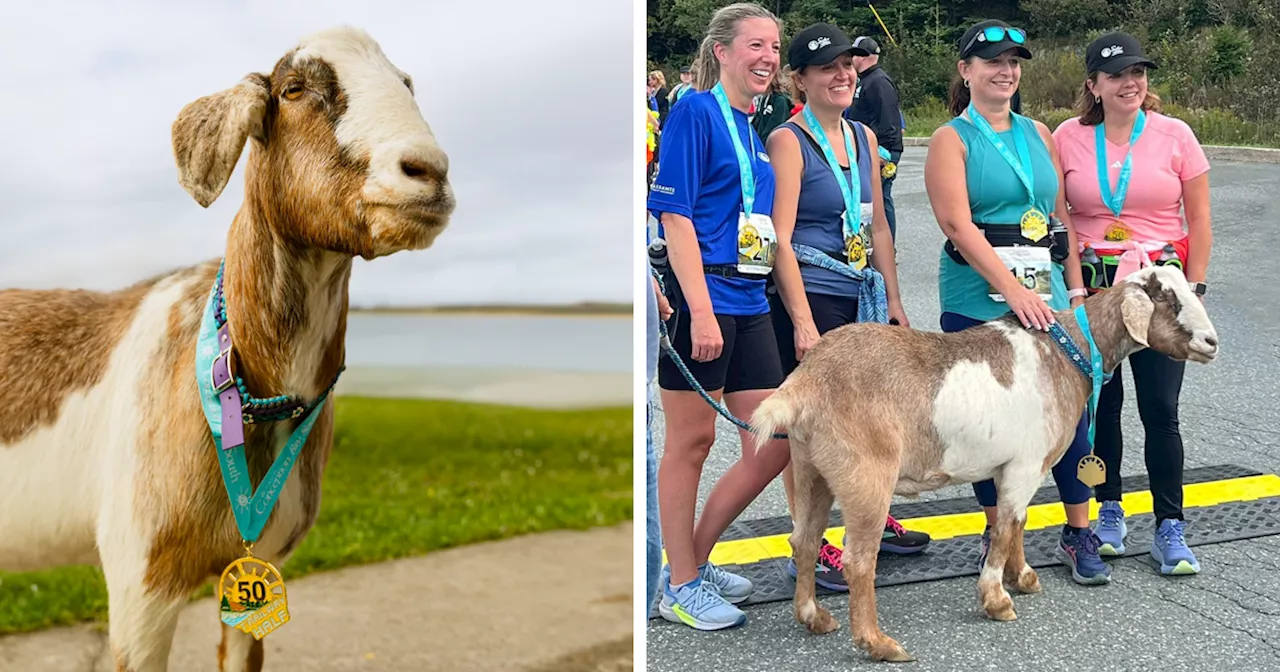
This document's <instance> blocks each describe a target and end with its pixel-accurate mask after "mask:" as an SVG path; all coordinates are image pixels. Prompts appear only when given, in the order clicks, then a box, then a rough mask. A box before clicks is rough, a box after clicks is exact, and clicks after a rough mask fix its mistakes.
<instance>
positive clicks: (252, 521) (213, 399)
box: [196, 269, 325, 544]
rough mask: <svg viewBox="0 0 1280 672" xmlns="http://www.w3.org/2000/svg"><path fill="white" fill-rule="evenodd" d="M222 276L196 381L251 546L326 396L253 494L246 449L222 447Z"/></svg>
mask: <svg viewBox="0 0 1280 672" xmlns="http://www.w3.org/2000/svg"><path fill="white" fill-rule="evenodd" d="M222 272H223V269H219V270H218V280H217V282H215V283H214V287H213V289H211V290H210V292H209V299H208V300H207V301H206V302H205V308H204V316H203V317H202V318H201V321H200V337H199V340H198V341H197V343H196V381H197V383H198V384H199V386H200V401H201V406H202V408H203V410H204V415H205V420H206V421H207V422H208V423H209V429H210V431H211V432H212V433H213V442H214V446H215V448H216V451H217V456H218V464H219V465H220V467H221V469H222V481H223V484H224V485H226V489H227V496H228V497H229V498H230V500H231V511H232V513H234V514H235V519H236V526H237V527H238V528H239V529H240V536H241V537H242V538H243V539H244V541H246V542H248V543H250V544H252V543H254V542H256V541H257V540H258V537H259V536H260V535H261V534H262V528H263V527H264V526H265V525H266V524H267V519H268V518H270V517H271V511H272V510H273V509H275V505H276V502H277V501H278V500H279V499H280V491H281V490H283V489H284V484H285V481H287V480H288V479H289V474H290V472H292V471H293V465H294V462H295V461H297V458H298V453H299V452H300V451H301V450H302V446H303V445H304V444H306V442H307V436H308V435H309V434H310V433H311V427H312V425H314V424H315V421H316V419H317V418H319V417H320V410H321V409H322V408H323V407H324V402H325V398H321V399H320V400H319V401H318V402H317V403H316V405H315V407H314V408H312V409H311V412H310V413H308V414H307V416H306V418H304V419H303V421H302V423H301V424H300V425H299V426H298V427H297V429H295V430H293V433H292V434H291V435H290V436H289V441H288V442H287V443H286V444H285V446H284V448H283V449H282V450H281V451H280V454H279V455H278V456H277V457H276V459H275V462H274V463H272V465H271V468H270V469H269V470H267V474H266V476H265V477H263V479H262V483H260V484H259V486H258V491H257V493H254V491H253V484H252V483H251V482H250V480H249V467H248V464H247V463H246V462H245V458H244V446H243V445H240V446H236V447H234V448H231V449H230V450H223V449H222V433H223V427H222V417H221V416H222V412H221V410H222V409H221V406H220V404H219V401H218V395H217V393H216V392H215V391H214V388H213V382H212V377H211V376H210V371H211V370H212V368H213V360H214V358H215V357H217V356H218V353H219V352H220V349H219V346H218V327H217V326H216V320H215V317H214V315H215V313H214V311H215V310H216V305H215V299H216V298H217V294H218V292H217V288H218V286H219V284H220V283H221V280H222Z"/></svg>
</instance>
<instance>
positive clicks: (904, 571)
mask: <svg viewBox="0 0 1280 672" xmlns="http://www.w3.org/2000/svg"><path fill="white" fill-rule="evenodd" d="M1260 474H1261V472H1258V471H1254V470H1249V469H1243V468H1240V467H1235V466H1232V465H1224V466H1216V467H1205V468H1201V469H1194V470H1188V471H1187V472H1186V473H1185V477H1184V478H1185V483H1186V484H1188V485H1189V484H1193V483H1205V482H1209V481H1217V480H1225V479H1231V478H1242V477H1247V476H1257V475H1260ZM1122 483H1123V490H1124V491H1125V492H1134V491H1141V490H1146V489H1147V487H1148V483H1147V479H1146V477H1145V476H1134V477H1132V478H1125V479H1122ZM1055 501H1058V496H1057V489H1056V488H1054V487H1048V488H1042V489H1041V490H1040V491H1039V492H1038V493H1037V494H1036V499H1035V500H1033V503H1034V504H1045V503H1051V502H1055ZM908 507H911V508H908ZM979 510H981V509H980V508H979V507H978V506H977V504H976V502H975V501H974V499H973V498H971V497H965V498H957V499H951V500H939V501H936V502H913V503H910V504H905V505H901V506H895V507H893V508H892V514H893V516H894V517H895V518H899V519H900V520H906V519H909V518H918V517H923V516H936V515H946V514H951V513H966V512H971V511H979ZM1186 515H1187V528H1186V541H1187V545H1188V546H1202V545H1205V544H1218V543H1223V542H1228V541H1238V540H1242V539H1252V538H1255V537H1264V536H1270V535H1276V534H1280V497H1267V498H1263V499H1257V500H1252V501H1242V502H1227V503H1224V504H1219V505H1217V506H1212V507H1202V508H1192V509H1187V512H1186ZM1125 522H1126V524H1127V526H1128V528H1129V535H1128V536H1127V537H1126V538H1125V554H1124V555H1125V557H1132V556H1141V555H1148V554H1149V552H1150V548H1151V540H1152V537H1153V536H1154V528H1155V516H1154V515H1153V514H1150V513H1148V514H1138V515H1129V516H1126V517H1125ZM841 524H842V523H841V522H840V519H839V516H838V514H837V515H833V516H832V524H831V526H832V527H837V526H839V525H841ZM735 527H736V528H737V529H736V530H734V529H731V530H730V532H734V533H735V535H734V536H732V537H730V536H729V534H726V535H724V536H723V537H722V538H721V539H722V540H723V541H728V540H730V539H746V538H752V537H759V536H765V535H772V534H789V533H790V532H791V521H790V519H789V518H785V517H781V518H772V519H766V520H758V521H749V522H744V523H741V524H738V525H736V526H735ZM743 530H745V531H746V532H745V533H744V532H743ZM1060 532H1061V528H1060V527H1056V526H1055V527H1051V528H1046V529H1040V530H1030V531H1028V532H1027V533H1026V535H1025V537H1024V546H1025V549H1026V555H1027V564H1029V565H1031V566H1032V567H1035V568H1037V569H1039V568H1041V567H1049V566H1052V565H1061V564H1062V563H1061V562H1060V561H1059V560H1058V555H1057V546H1058V544H1057V542H1058V537H1059V534H1060ZM980 552H981V548H980V542H979V537H978V535H968V536H963V537H953V538H950V539H939V540H934V541H933V542H932V543H930V544H929V547H928V548H927V549H926V550H925V551H924V552H923V553H919V554H917V555H912V556H899V555H894V554H891V553H883V552H882V553H880V554H879V556H878V560H877V562H876V583H875V585H876V586H877V587H881V586H895V585H901V584H906V583H916V582H922V581H936V580H940V579H950V578H957V577H964V576H977V575H978V573H979V568H978V555H979V553H980ZM788 561H789V559H788V558H773V559H770V560H765V561H762V562H757V563H752V564H749V565H723V568H724V569H725V570H726V571H729V572H733V573H735V574H738V575H740V576H743V577H746V578H747V579H749V580H750V581H751V582H752V583H753V584H754V585H755V591H754V592H753V593H752V595H751V597H750V598H748V599H747V600H746V601H745V602H742V603H741V604H739V606H749V605H752V604H764V603H768V602H777V601H782V600H791V599H792V598H793V597H794V595H795V581H794V580H793V579H792V578H791V576H790V575H789V574H788V573H787V563H788ZM1152 562H1154V561H1152ZM1063 571H1066V570H1065V569H1064V570H1063ZM817 594H818V595H819V596H823V595H837V594H839V593H835V592H832V591H829V590H826V589H824V588H822V587H821V586H817ZM654 617H657V609H656V608H655V609H653V610H652V611H651V612H650V618H654Z"/></svg>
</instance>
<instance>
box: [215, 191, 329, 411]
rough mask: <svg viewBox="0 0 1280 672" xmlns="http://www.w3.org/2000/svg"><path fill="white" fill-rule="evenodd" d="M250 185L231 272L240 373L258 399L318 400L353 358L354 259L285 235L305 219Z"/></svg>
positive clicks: (234, 236)
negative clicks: (349, 353)
mask: <svg viewBox="0 0 1280 672" xmlns="http://www.w3.org/2000/svg"><path fill="white" fill-rule="evenodd" d="M246 187H247V188H246V193H245V203H244V205H243V206H242V207H241V209H240V211H239V212H238V213H237V214H236V218H235V221H234V222H233V223H232V225H231V231H230V233H229V234H228V236H227V256H226V271H225V272H224V277H223V283H224V288H225V290H224V291H225V294H226V302H227V320H228V321H229V322H230V324H231V340H232V342H233V344H234V347H235V372H236V375H238V376H240V377H241V378H243V379H244V383H245V386H246V387H247V388H248V389H249V392H250V393H251V394H253V395H254V396H257V397H268V396H278V395H291V396H301V397H303V398H304V399H306V400H308V401H310V400H313V399H315V398H316V397H317V396H318V395H319V394H320V393H322V392H323V391H324V390H325V388H327V387H328V386H329V384H330V383H332V382H333V379H334V377H335V376H336V375H338V371H339V369H340V368H341V366H342V364H343V361H344V358H345V345H344V343H345V338H346V329H347V307H348V284H349V281H350V278H351V257H350V256H349V255H346V254H341V253H337V252H330V251H327V250H322V249H318V248H315V247H309V246H306V245H302V244H299V243H298V242H296V241H293V240H290V239H289V238H287V237H286V235H284V234H285V232H288V231H290V230H294V231H296V230H305V229H302V228H301V226H302V223H301V222H292V221H289V220H288V218H289V217H290V215H289V214H287V212H283V211H281V210H280V209H273V207H272V206H273V204H274V203H275V201H274V200H273V199H272V198H271V197H270V196H269V195H268V194H265V193H260V192H259V190H257V189H255V188H254V187H253V186H252V185H246ZM305 216H307V215H301V214H293V215H292V217H305Z"/></svg>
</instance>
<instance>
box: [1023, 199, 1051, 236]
mask: <svg viewBox="0 0 1280 672" xmlns="http://www.w3.org/2000/svg"><path fill="white" fill-rule="evenodd" d="M1019 224H1020V225H1021V227H1022V237H1024V238H1026V239H1028V240H1030V241H1032V242H1040V239H1042V238H1044V237H1045V236H1047V235H1049V218H1048V217H1045V216H1044V213H1043V212H1040V209H1039V208H1036V207H1035V206H1032V207H1031V208H1029V209H1028V210H1027V211H1026V212H1024V213H1022V221H1020V222H1019Z"/></svg>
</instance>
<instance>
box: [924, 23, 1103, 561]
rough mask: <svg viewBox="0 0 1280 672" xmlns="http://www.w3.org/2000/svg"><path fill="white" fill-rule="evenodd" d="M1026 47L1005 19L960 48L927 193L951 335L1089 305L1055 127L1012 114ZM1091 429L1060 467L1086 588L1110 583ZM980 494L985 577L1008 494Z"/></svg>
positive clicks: (1044, 324) (978, 489)
mask: <svg viewBox="0 0 1280 672" xmlns="http://www.w3.org/2000/svg"><path fill="white" fill-rule="evenodd" d="M1025 41H1026V33H1025V32H1024V31H1022V30H1021V29H1019V28H1013V27H1011V26H1009V25H1008V24H1006V23H1004V22H1002V21H983V22H980V23H978V24H976V25H974V26H973V27H971V28H970V29H969V30H968V31H967V32H966V33H965V34H964V36H962V37H961V38H960V45H961V50H960V61H959V63H958V64H957V70H958V71H959V74H960V78H959V79H957V80H956V81H955V82H954V83H953V84H952V87H951V97H950V101H949V107H950V110H951V113H952V114H953V115H955V118H954V119H952V120H951V121H949V122H947V123H946V124H945V125H943V126H942V127H941V128H939V129H938V130H937V131H935V132H934V134H933V137H932V139H931V140H930V143H929V154H928V158H927V159H926V160H925V168H924V179H925V189H926V190H927V192H928V194H929V202H930V205H932V207H933V212H934V215H935V216H936V217H937V218H938V225H939V226H940V227H941V228H942V231H943V233H945V234H946V235H947V244H946V245H945V246H944V247H943V250H942V252H941V255H940V258H939V262H938V263H939V272H938V298H939V300H940V303H941V305H942V318H941V327H942V330H943V331H944V332H954V331H961V330H963V329H967V328H970V327H974V326H977V325H979V324H982V323H983V322H987V321H990V320H994V319H996V318H1000V317H1003V316H1005V315H1008V314H1010V313H1012V314H1015V315H1017V317H1018V320H1019V321H1021V322H1022V324H1023V326H1024V327H1028V328H1031V327H1034V328H1036V329H1042V330H1047V329H1048V328H1049V325H1051V324H1052V323H1053V321H1054V319H1053V311H1054V310H1065V309H1067V308H1068V307H1074V306H1076V305H1079V304H1080V303H1082V302H1083V301H1084V295H1085V290H1084V281H1083V280H1082V278H1081V273H1080V262H1079V254H1078V252H1077V249H1078V248H1077V247H1076V240H1075V232H1074V230H1073V229H1072V227H1071V219H1070V216H1069V215H1068V213H1067V207H1066V201H1065V196H1064V192H1063V189H1062V168H1061V165H1060V163H1059V161H1058V156H1057V149H1056V145H1055V144H1054V142H1053V138H1052V136H1051V135H1050V133H1049V129H1048V128H1047V127H1045V125H1044V124H1041V123H1040V122H1038V121H1034V120H1032V119H1029V118H1027V117H1023V116H1021V115H1018V114H1014V113H1013V112H1012V111H1011V110H1010V102H1009V101H1010V100H1011V99H1012V97H1013V95H1014V93H1016V92H1017V90H1018V83H1019V81H1020V79H1021V76H1022V69H1021V65H1020V61H1021V59H1027V58H1031V52H1030V51H1029V50H1028V49H1027V48H1026V46H1025ZM1055 215H1056V216H1055ZM1015 246H1017V247H1015ZM1068 287H1071V289H1070V290H1068V289H1067V288H1068ZM1013 421H1014V422H1016V420H1013ZM1088 431H1089V418H1088V414H1087V411H1086V413H1085V414H1084V415H1083V416H1082V417H1081V419H1080V422H1079V423H1077V426H1076V434H1075V438H1074V440H1073V441H1072V443H1071V446H1070V447H1069V448H1068V449H1067V453H1066V454H1065V455H1063V457H1062V459H1061V460H1059V461H1058V463H1057V465H1055V466H1054V467H1053V478H1054V481H1055V483H1056V484H1057V486H1058V494H1059V496H1060V497H1061V500H1062V502H1063V507H1064V509H1065V510H1066V518H1067V523H1066V524H1065V525H1063V527H1062V534H1061V536H1060V538H1059V541H1058V549H1057V550H1058V553H1059V557H1060V559H1061V560H1062V561H1063V563H1064V564H1065V565H1066V566H1067V567H1069V568H1070V570H1071V577H1072V578H1073V579H1074V580H1075V581H1076V582H1077V583H1082V584H1102V583H1108V582H1110V580H1111V573H1110V569H1109V568H1108V567H1107V565H1106V563H1104V562H1102V558H1101V556H1100V555H1099V554H1098V548H1099V546H1100V543H1099V541H1098V538H1097V536H1096V535H1095V534H1094V533H1093V531H1092V530H1090V529H1089V498H1090V495H1091V494H1092V493H1091V490H1090V488H1089V486H1087V485H1085V484H1084V483H1083V482H1081V481H1080V480H1079V478H1078V477H1077V474H1076V465H1077V464H1078V463H1079V461H1080V459H1081V458H1082V457H1084V456H1086V455H1088V454H1089V452H1090V446H1089V438H1088ZM973 490H974V494H976V495H977V498H978V502H979V503H980V504H981V505H982V507H983V509H984V511H985V512H986V517H987V529H986V531H984V532H983V535H982V550H981V553H980V559H979V561H978V564H979V568H981V567H982V565H984V564H986V557H987V548H988V545H989V543H990V533H991V528H992V526H994V525H995V523H996V518H997V514H996V511H997V509H996V499H997V497H996V495H997V493H996V487H995V483H994V482H993V481H990V480H988V481H983V482H980V483H974V485H973Z"/></svg>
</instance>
